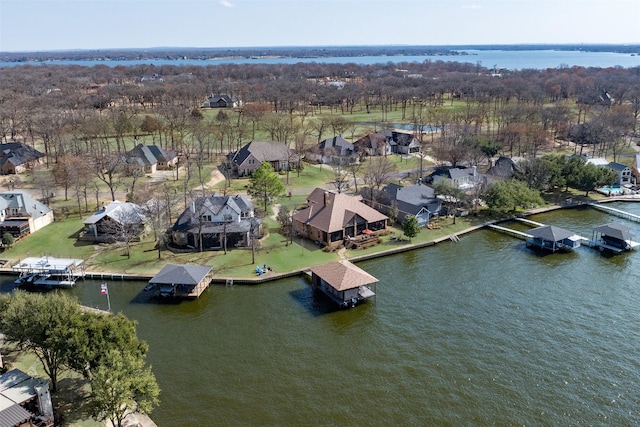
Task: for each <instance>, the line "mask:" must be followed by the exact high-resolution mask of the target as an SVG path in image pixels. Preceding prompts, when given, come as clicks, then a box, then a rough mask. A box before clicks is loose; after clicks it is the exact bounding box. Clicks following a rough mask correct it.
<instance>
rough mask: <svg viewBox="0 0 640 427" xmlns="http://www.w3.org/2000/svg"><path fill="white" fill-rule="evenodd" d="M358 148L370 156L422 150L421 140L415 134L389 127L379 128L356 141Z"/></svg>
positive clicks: (360, 151)
mask: <svg viewBox="0 0 640 427" xmlns="http://www.w3.org/2000/svg"><path fill="white" fill-rule="evenodd" d="M354 145H355V147H356V150H357V151H358V152H359V153H361V154H366V155H369V156H384V155H387V154H410V153H417V152H418V151H420V141H419V140H418V138H416V137H415V136H414V135H412V134H410V133H406V132H398V131H394V130H389V129H383V130H379V131H377V132H375V133H370V134H368V135H365V136H363V137H362V138H360V139H358V140H357V141H356V142H354Z"/></svg>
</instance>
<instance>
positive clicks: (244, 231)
mask: <svg viewBox="0 0 640 427" xmlns="http://www.w3.org/2000/svg"><path fill="white" fill-rule="evenodd" d="M260 226H261V222H260V220H259V219H258V218H255V217H254V207H253V203H251V202H250V201H249V199H247V197H246V196H244V195H240V194H239V195H235V196H224V195H221V194H214V195H212V196H209V197H198V198H197V199H195V200H194V201H192V202H191V203H190V205H189V207H188V208H187V209H186V210H185V211H184V212H182V214H181V215H180V217H178V220H177V221H176V222H175V223H174V224H173V227H172V229H171V234H172V241H173V245H174V246H177V247H179V248H183V249H192V250H194V249H198V248H200V247H202V250H212V249H214V250H220V249H224V248H225V247H226V248H233V247H243V246H244V247H246V246H249V245H250V244H251V240H252V236H253V238H257V237H258V236H259V235H260Z"/></svg>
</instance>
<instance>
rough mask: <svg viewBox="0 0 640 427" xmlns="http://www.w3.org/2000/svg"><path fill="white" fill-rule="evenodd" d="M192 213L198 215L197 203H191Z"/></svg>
mask: <svg viewBox="0 0 640 427" xmlns="http://www.w3.org/2000/svg"><path fill="white" fill-rule="evenodd" d="M191 213H192V214H194V215H195V213H196V202H194V201H191Z"/></svg>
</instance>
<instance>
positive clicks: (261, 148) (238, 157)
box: [227, 140, 300, 176]
mask: <svg viewBox="0 0 640 427" xmlns="http://www.w3.org/2000/svg"><path fill="white" fill-rule="evenodd" d="M227 160H228V162H229V164H230V165H231V170H232V171H233V172H234V173H235V174H236V175H238V176H249V175H251V174H252V173H253V171H254V170H256V169H258V168H259V167H260V165H262V162H268V163H270V164H271V166H273V169H274V170H275V171H284V170H287V169H289V170H291V169H296V168H297V167H298V166H299V163H300V157H299V156H298V155H297V154H296V153H295V152H294V151H293V150H291V149H290V148H289V147H287V145H286V144H284V143H283V142H277V141H260V140H254V141H251V142H250V143H248V144H246V145H245V146H244V147H242V148H241V149H240V150H238V151H235V152H233V153H231V154H229V155H228V156H227Z"/></svg>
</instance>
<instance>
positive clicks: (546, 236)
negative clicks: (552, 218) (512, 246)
mask: <svg viewBox="0 0 640 427" xmlns="http://www.w3.org/2000/svg"><path fill="white" fill-rule="evenodd" d="M528 234H529V235H530V236H531V237H530V238H528V239H527V246H531V247H535V248H538V249H542V250H546V251H551V252H556V251H559V250H570V249H575V248H577V247H579V246H580V241H581V240H582V237H580V236H578V235H577V234H575V233H573V232H572V231H569V230H565V229H564V228H560V227H556V226H555V225H544V226H542V227H538V228H534V229H532V230H529V232H528Z"/></svg>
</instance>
